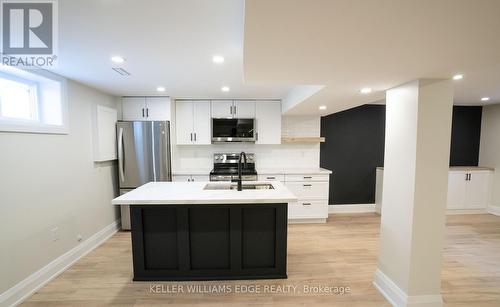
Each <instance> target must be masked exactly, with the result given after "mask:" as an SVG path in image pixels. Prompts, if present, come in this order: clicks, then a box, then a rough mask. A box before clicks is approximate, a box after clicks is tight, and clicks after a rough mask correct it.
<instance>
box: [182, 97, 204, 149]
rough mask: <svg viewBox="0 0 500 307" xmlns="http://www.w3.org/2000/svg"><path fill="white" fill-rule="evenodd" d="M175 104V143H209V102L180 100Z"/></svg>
mask: <svg viewBox="0 0 500 307" xmlns="http://www.w3.org/2000/svg"><path fill="white" fill-rule="evenodd" d="M175 106H176V107H175V126H176V137H177V145H208V144H211V137H210V135H211V129H210V102H209V101H190V100H180V101H176V104H175Z"/></svg>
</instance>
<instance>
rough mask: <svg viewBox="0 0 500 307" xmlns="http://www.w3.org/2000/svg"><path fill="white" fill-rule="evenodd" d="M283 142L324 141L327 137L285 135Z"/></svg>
mask: <svg viewBox="0 0 500 307" xmlns="http://www.w3.org/2000/svg"><path fill="white" fill-rule="evenodd" d="M281 142H282V143H324V142H325V138H324V137H320V136H284V137H282V138H281Z"/></svg>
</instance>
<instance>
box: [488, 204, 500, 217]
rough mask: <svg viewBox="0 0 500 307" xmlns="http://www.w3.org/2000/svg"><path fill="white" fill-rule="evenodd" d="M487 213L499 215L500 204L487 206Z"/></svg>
mask: <svg viewBox="0 0 500 307" xmlns="http://www.w3.org/2000/svg"><path fill="white" fill-rule="evenodd" d="M488 213H490V214H493V215H496V216H500V206H489V207H488Z"/></svg>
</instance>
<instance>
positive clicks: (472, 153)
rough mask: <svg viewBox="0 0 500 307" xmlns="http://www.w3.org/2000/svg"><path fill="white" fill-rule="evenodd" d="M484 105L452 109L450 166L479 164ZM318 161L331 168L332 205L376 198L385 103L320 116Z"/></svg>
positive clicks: (383, 140) (381, 161) (357, 202)
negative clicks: (377, 170) (321, 139)
mask: <svg viewBox="0 0 500 307" xmlns="http://www.w3.org/2000/svg"><path fill="white" fill-rule="evenodd" d="M481 114H482V107H476V106H472V107H469V106H463V107H462V106H455V107H454V108H453V124H452V126H453V127H452V140H451V148H450V166H477V165H478V160H479V143H480V136H481ZM321 136H323V137H325V138H326V141H325V143H322V144H321V150H320V165H321V167H324V168H327V169H330V170H332V171H333V174H332V177H331V178H330V204H333V205H335V204H370V203H374V202H375V168H376V167H377V166H383V165H384V146H385V105H363V106H360V107H357V108H353V109H349V110H346V111H342V112H338V113H335V114H331V115H328V116H324V117H322V118H321Z"/></svg>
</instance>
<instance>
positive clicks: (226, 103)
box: [211, 100, 233, 118]
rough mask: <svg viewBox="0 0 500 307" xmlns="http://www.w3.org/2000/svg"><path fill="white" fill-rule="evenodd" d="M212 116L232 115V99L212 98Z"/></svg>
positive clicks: (224, 116) (226, 116)
mask: <svg viewBox="0 0 500 307" xmlns="http://www.w3.org/2000/svg"><path fill="white" fill-rule="evenodd" d="M211 105H212V117H213V118H232V117H233V101H232V100H212V102H211Z"/></svg>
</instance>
